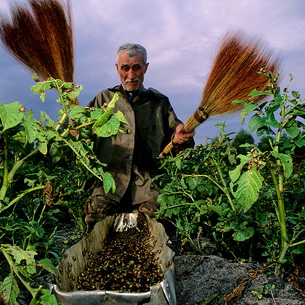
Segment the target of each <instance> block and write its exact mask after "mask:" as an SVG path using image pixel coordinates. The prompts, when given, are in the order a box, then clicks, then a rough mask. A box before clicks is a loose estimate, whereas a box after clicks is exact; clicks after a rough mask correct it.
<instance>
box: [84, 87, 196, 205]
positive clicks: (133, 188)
mask: <svg viewBox="0 0 305 305" xmlns="http://www.w3.org/2000/svg"><path fill="white" fill-rule="evenodd" d="M115 92H119V100H118V101H117V103H116V106H115V108H114V112H116V111H121V112H122V113H123V114H124V116H125V119H126V120H127V121H128V126H126V128H127V133H125V134H124V133H118V134H117V135H116V136H114V137H109V138H97V139H96V142H95V144H96V146H95V153H96V155H97V157H98V158H99V160H101V161H102V162H103V163H106V164H107V167H106V168H105V170H106V171H108V172H109V173H111V175H112V177H113V178H114V180H115V183H116V191H115V193H114V194H110V193H108V194H106V196H107V197H109V198H111V199H113V200H115V201H118V202H119V201H120V200H121V198H122V197H123V195H124V194H125V192H126V190H127V189H128V191H130V195H131V200H132V203H133V204H137V203H141V202H144V201H147V200H149V199H152V198H156V197H157V195H158V189H157V188H154V189H153V188H151V187H150V184H151V178H152V177H154V176H155V175H156V174H158V173H159V169H158V167H159V166H158V160H157V158H158V156H159V154H160V152H161V151H162V150H163V148H164V147H165V146H166V145H167V144H168V143H169V142H170V141H171V137H172V135H173V133H174V131H175V129H176V127H177V125H178V124H180V123H181V121H180V120H178V119H177V117H176V114H175V112H174V110H173V108H172V106H171V104H170V102H169V99H168V98H167V97H166V96H165V95H163V94H162V93H160V92H159V91H157V90H155V89H152V88H149V89H144V88H143V90H141V91H140V93H139V95H138V97H137V98H136V100H135V101H134V102H133V103H130V102H129V99H128V95H127V93H126V92H125V90H124V89H123V87H122V85H119V86H116V87H113V88H109V89H107V90H104V91H102V92H100V93H99V94H98V95H97V96H96V97H95V98H94V99H93V100H92V101H91V102H90V103H89V105H88V106H90V107H101V106H102V105H103V104H105V103H106V104H109V102H110V101H111V99H112V97H113V95H114V93H115ZM192 144H193V143H192ZM95 195H105V194H104V191H103V188H102V187H95V189H94V191H93V196H95Z"/></svg>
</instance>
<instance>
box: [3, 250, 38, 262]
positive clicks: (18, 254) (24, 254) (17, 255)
mask: <svg viewBox="0 0 305 305" xmlns="http://www.w3.org/2000/svg"><path fill="white" fill-rule="evenodd" d="M6 251H7V252H8V253H9V254H10V255H11V256H13V257H14V259H15V262H16V264H18V265H19V264H20V262H21V261H22V260H25V261H26V264H27V265H35V264H36V261H35V258H34V256H35V255H36V254H37V253H36V252H35V251H29V250H23V249H21V248H20V247H18V246H10V247H9V248H7V249H6Z"/></svg>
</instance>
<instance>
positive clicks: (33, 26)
mask: <svg viewBox="0 0 305 305" xmlns="http://www.w3.org/2000/svg"><path fill="white" fill-rule="evenodd" d="M71 15H72V14H71V9H70V1H69V0H68V1H63V0H27V3H26V5H24V6H22V5H16V6H11V20H9V19H8V18H5V17H3V16H2V17H1V19H0V39H1V40H2V42H3V44H4V46H5V47H6V49H7V50H8V51H9V52H10V53H11V55H13V56H14V57H15V58H16V59H17V60H18V61H19V62H21V63H22V65H23V66H25V67H26V68H28V69H29V70H30V71H32V72H34V73H36V74H37V75H38V76H39V77H41V78H43V79H44V80H47V79H48V78H50V77H52V78H55V79H61V80H63V81H66V82H73V81H74V44H73V29H72V17H71ZM71 103H74V104H77V103H78V102H77V100H76V101H71Z"/></svg>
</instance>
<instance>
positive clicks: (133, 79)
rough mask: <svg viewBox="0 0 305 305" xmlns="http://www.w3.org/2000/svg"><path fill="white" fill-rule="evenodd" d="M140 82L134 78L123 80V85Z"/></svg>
mask: <svg viewBox="0 0 305 305" xmlns="http://www.w3.org/2000/svg"><path fill="white" fill-rule="evenodd" d="M139 81H140V80H139V79H138V78H137V77H136V78H127V79H126V80H125V84H128V83H138V82H139Z"/></svg>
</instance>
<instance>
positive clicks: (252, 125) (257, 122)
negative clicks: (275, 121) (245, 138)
mask: <svg viewBox="0 0 305 305" xmlns="http://www.w3.org/2000/svg"><path fill="white" fill-rule="evenodd" d="M248 125H249V130H250V131H251V132H252V131H255V130H257V129H259V128H261V127H263V126H265V120H264V118H262V117H260V116H257V115H254V116H252V117H251V119H250V120H249V123H248Z"/></svg>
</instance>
